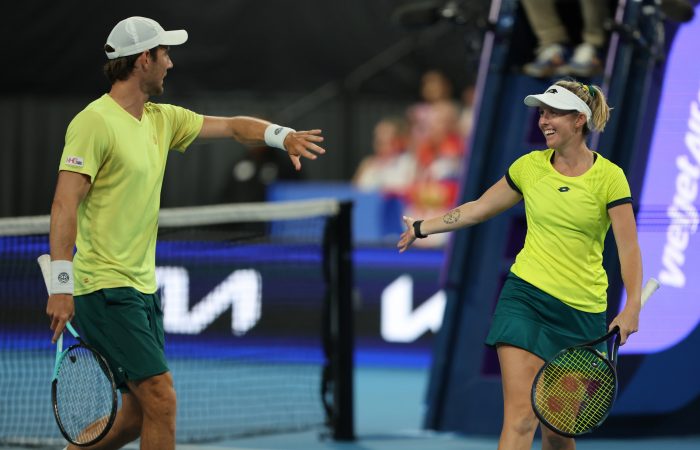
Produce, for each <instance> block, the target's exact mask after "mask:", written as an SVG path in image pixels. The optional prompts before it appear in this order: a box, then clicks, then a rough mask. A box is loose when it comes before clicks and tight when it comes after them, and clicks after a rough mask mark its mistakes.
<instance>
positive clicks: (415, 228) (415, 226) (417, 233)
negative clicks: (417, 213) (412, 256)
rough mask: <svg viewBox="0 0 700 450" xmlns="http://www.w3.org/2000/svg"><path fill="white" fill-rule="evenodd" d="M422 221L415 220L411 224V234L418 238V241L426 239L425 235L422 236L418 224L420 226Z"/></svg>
mask: <svg viewBox="0 0 700 450" xmlns="http://www.w3.org/2000/svg"><path fill="white" fill-rule="evenodd" d="M422 223H423V221H422V220H416V221H415V222H413V234H414V235H415V236H416V237H417V238H418V239H424V238H427V237H428V235H427V234H423V233H421V232H420V224H422Z"/></svg>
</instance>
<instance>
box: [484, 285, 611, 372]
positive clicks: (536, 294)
mask: <svg viewBox="0 0 700 450" xmlns="http://www.w3.org/2000/svg"><path fill="white" fill-rule="evenodd" d="M606 322H607V317H606V313H605V312H601V313H589V312H585V311H580V310H578V309H575V308H572V307H571V306H569V305H567V304H566V303H564V302H562V301H561V300H559V299H557V298H556V297H552V296H551V295H549V294H547V293H545V292H543V291H541V290H540V289H538V288H536V287H535V286H533V285H531V284H530V283H528V282H527V281H525V280H523V279H521V278H519V277H517V276H516V275H515V274H513V273H509V274H508V277H507V278H506V282H505V284H504V285H503V289H502V290H501V295H500V297H499V299H498V304H497V305H496V311H495V313H494V316H493V322H492V323H491V329H490V331H489V334H488V336H487V337H486V344H487V345H490V346H494V347H495V346H498V345H499V344H509V345H513V346H515V347H520V348H523V349H525V350H527V351H529V352H531V353H534V354H535V355H537V356H539V357H540V358H542V359H543V360H545V361H546V360H549V359H551V358H552V357H554V355H556V354H557V353H558V352H559V351H560V350H562V349H564V348H567V347H571V346H574V345H580V344H584V343H586V342H589V341H592V340H594V339H596V338H598V337H600V336H602V335H604V334H605V333H606V332H607V325H606ZM596 348H597V349H598V350H599V351H601V352H603V353H606V354H607V349H606V345H605V343H601V344H600V345H599V346H597V347H596Z"/></svg>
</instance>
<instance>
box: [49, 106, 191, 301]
mask: <svg viewBox="0 0 700 450" xmlns="http://www.w3.org/2000/svg"><path fill="white" fill-rule="evenodd" d="M202 123H203V116H201V115H199V114H196V113H194V112H192V111H189V110H187V109H185V108H181V107H178V106H173V105H167V104H156V103H146V104H145V106H144V111H143V116H142V117H141V120H138V119H136V118H135V117H134V116H132V115H131V114H129V113H128V112H126V110H124V109H123V108H122V107H121V106H119V105H118V104H117V103H116V102H115V101H114V99H112V97H110V96H109V95H108V94H105V95H103V96H102V97H100V98H99V99H97V100H95V101H93V102H92V103H90V104H89V105H88V106H87V107H86V108H85V109H84V110H82V111H81V112H80V113H78V115H77V116H76V117H75V118H74V119H73V120H72V121H71V123H70V125H69V126H68V131H67V132H66V143H65V147H64V149H63V154H62V156H61V162H60V166H59V170H66V171H71V172H77V173H82V174H85V175H88V176H89V177H90V180H91V183H92V185H91V187H90V190H89V192H88V194H87V196H86V198H85V199H84V200H83V202H82V203H81V204H80V207H79V209H78V234H77V239H76V247H77V252H76V254H75V257H74V260H73V262H74V265H73V271H74V279H75V295H82V294H88V293H90V292H94V291H97V290H99V289H104V288H116V287H132V288H134V289H136V290H137V291H139V292H142V293H146V294H150V293H153V292H155V291H156V280H155V247H156V235H157V230H158V211H159V208H160V193H161V187H162V183H163V174H164V171H165V164H166V161H167V153H168V150H170V149H175V150H179V151H185V149H186V148H187V147H188V146H189V145H190V143H192V141H193V140H194V139H195V138H196V137H197V135H198V134H199V132H200V130H201V128H202Z"/></svg>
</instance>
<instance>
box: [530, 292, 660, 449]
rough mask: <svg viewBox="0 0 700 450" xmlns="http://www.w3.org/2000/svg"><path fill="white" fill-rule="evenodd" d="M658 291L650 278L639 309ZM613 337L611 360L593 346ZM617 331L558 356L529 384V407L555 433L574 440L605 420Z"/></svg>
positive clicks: (613, 391) (611, 397)
mask: <svg viewBox="0 0 700 450" xmlns="http://www.w3.org/2000/svg"><path fill="white" fill-rule="evenodd" d="M658 288H659V282H658V281H656V280H655V279H653V278H651V279H650V280H649V281H648V282H647V284H646V285H645V286H644V289H643V290H642V296H641V297H642V298H641V300H642V306H644V304H645V303H646V302H647V300H649V297H650V296H651V294H653V293H654V291H656V290H657V289H658ZM613 337H614V338H615V340H614V343H613V344H612V351H611V352H610V358H607V357H606V356H605V355H604V354H602V353H601V352H599V351H598V350H597V349H595V345H597V344H600V343H601V342H607V341H608V340H609V339H611V338H613ZM619 347H620V329H619V328H618V327H617V326H616V327H614V328H613V329H612V330H610V332H608V333H607V334H606V335H605V336H601V337H600V338H598V339H596V340H594V341H591V342H588V343H586V344H583V345H579V346H575V347H569V348H567V349H564V350H562V351H560V352H559V353H557V354H556V355H555V356H554V358H552V359H551V360H549V361H547V363H545V365H544V366H542V368H541V369H540V370H539V372H537V375H536V376H535V381H534V382H533V383H532V408H533V409H534V410H535V414H536V415H537V418H538V419H539V420H540V421H541V422H542V423H543V424H545V426H547V427H548V428H549V429H551V430H553V431H554V432H556V433H558V434H560V435H562V436H566V437H575V436H579V435H581V434H585V433H589V432H591V431H593V430H594V429H596V428H598V427H599V426H600V425H601V424H602V423H603V421H605V419H606V418H607V417H608V414H609V413H610V410H611V409H612V406H613V403H614V402H615V398H616V396H617V371H616V366H617V351H618V349H619Z"/></svg>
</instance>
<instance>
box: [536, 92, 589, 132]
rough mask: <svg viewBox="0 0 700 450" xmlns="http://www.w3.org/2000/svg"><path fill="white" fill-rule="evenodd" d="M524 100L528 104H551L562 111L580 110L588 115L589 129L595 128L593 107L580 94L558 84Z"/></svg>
mask: <svg viewBox="0 0 700 450" xmlns="http://www.w3.org/2000/svg"><path fill="white" fill-rule="evenodd" d="M524 102H525V104H526V105H527V106H537V107H541V106H549V107H550V108H554V109H558V110H560V111H578V112H580V113H583V114H585V115H586V121H587V122H588V129H589V130H592V129H593V124H592V123H591V117H592V116H593V114H592V113H591V108H589V107H588V105H587V104H586V102H584V101H583V100H581V98H580V97H579V96H578V95H576V94H574V93H573V92H571V91H570V90H568V89H566V88H563V87H561V86H558V85H556V84H553V85H551V86H550V87H548V88H547V90H546V91H544V93H542V94H537V95H528V96H527V97H525V100H524Z"/></svg>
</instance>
